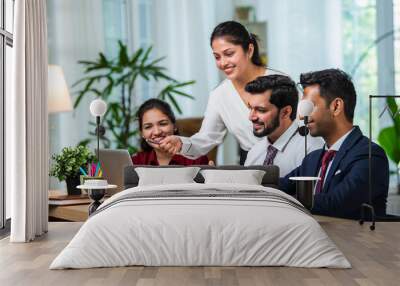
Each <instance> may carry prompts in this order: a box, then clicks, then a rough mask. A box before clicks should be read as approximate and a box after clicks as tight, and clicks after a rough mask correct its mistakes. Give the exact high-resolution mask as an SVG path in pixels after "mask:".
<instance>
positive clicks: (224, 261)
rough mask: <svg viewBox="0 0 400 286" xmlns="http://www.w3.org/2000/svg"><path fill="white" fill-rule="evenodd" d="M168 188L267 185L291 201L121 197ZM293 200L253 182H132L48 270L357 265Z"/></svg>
mask: <svg viewBox="0 0 400 286" xmlns="http://www.w3.org/2000/svg"><path fill="white" fill-rule="evenodd" d="M168 190H181V191H185V190H187V191H192V192H193V191H198V192H203V193H206V192H207V191H208V190H213V191H214V192H215V190H217V191H221V192H223V191H237V192H239V191H250V190H253V191H265V192H267V193H268V194H269V195H271V196H272V197H274V196H275V197H281V198H283V199H284V200H287V201H289V202H292V205H291V204H288V203H284V202H283V201H284V200H283V201H282V200H280V199H276V200H275V199H273V198H272V199H268V200H266V199H263V198H254V197H251V196H249V197H248V198H247V197H243V196H242V197H239V198H238V197H235V196H232V197H190V196H185V197H179V196H178V197H172V198H140V199H133V200H121V201H119V200H120V199H121V198H123V197H129V195H132V194H133V195H137V194H138V193H137V192H146V191H153V192H154V191H160V192H163V191H168ZM140 194H145V193H140ZM249 194H251V192H249ZM294 204H299V203H298V202H297V201H296V200H295V199H293V198H292V197H290V196H288V195H286V194H284V193H283V192H281V191H279V190H276V189H272V188H266V187H262V186H254V185H238V184H179V185H164V186H147V187H135V188H131V189H128V190H125V191H123V192H120V193H118V194H116V195H114V196H113V197H111V198H110V199H108V200H107V201H105V202H104V203H103V204H102V205H101V206H100V208H99V211H98V213H96V214H95V215H93V216H92V217H90V218H89V219H88V220H87V221H86V223H85V224H84V225H83V226H82V227H81V229H80V230H79V232H78V233H77V234H76V235H75V237H74V238H73V239H72V241H71V242H70V243H69V244H68V245H67V246H66V247H65V249H64V250H63V251H62V252H61V253H60V254H59V255H58V256H57V257H56V259H55V260H54V261H53V262H52V264H51V265H50V269H63V268H91V267H113V266H127V265H145V266H189V265H190V266H194V265H199V266H200V265H204V266H206V265H214V266H242V265H243V266H244V265H246V266H294V267H333V268H349V267H351V266H350V263H349V262H348V261H347V259H346V258H345V257H344V255H343V254H342V252H341V251H340V250H339V249H338V248H337V247H336V245H335V244H334V243H333V242H332V241H331V240H330V239H329V237H328V236H327V234H326V233H325V232H324V230H323V229H322V228H321V227H320V225H319V224H318V223H317V222H316V221H315V220H314V219H313V218H312V217H311V216H310V215H309V214H307V213H306V212H304V211H302V210H301V208H299V207H296V205H294Z"/></svg>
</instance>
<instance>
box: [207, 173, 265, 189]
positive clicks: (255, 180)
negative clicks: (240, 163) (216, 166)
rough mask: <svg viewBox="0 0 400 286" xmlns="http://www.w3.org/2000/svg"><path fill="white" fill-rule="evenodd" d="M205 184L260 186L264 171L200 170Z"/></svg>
mask: <svg viewBox="0 0 400 286" xmlns="http://www.w3.org/2000/svg"><path fill="white" fill-rule="evenodd" d="M200 173H201V175H202V176H203V177H204V183H205V184H211V183H235V184H246V185H261V182H262V179H263V177H264V175H265V171H262V170H202V171H200Z"/></svg>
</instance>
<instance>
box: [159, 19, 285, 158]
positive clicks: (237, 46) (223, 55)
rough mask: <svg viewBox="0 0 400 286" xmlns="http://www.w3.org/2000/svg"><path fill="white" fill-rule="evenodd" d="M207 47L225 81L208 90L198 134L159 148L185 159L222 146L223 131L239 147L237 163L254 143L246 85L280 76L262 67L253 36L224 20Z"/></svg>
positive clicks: (172, 139)
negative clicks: (260, 79)
mask: <svg viewBox="0 0 400 286" xmlns="http://www.w3.org/2000/svg"><path fill="white" fill-rule="evenodd" d="M210 44H211V48H212V51H213V54H214V58H215V62H216V65H217V68H218V69H220V70H221V71H223V72H224V74H225V75H226V77H227V78H226V79H225V80H224V81H223V82H221V83H220V84H219V85H218V86H217V87H216V88H215V89H214V90H213V91H211V93H210V96H209V99H208V104H207V109H206V112H205V114H204V120H203V123H202V126H201V128H200V131H199V132H198V133H196V134H194V135H193V136H192V137H180V136H168V137H166V138H165V139H163V140H162V141H161V142H160V148H162V149H163V150H165V151H166V152H169V153H171V154H176V153H179V154H181V155H183V156H185V157H188V158H197V157H199V156H202V155H205V154H207V153H208V152H209V151H210V150H211V149H212V148H214V147H215V146H217V145H219V144H221V143H222V141H223V139H224V137H225V134H226V132H227V131H229V132H230V133H232V134H233V136H234V137H235V138H236V139H237V141H238V142H239V145H240V149H241V152H240V164H241V165H243V164H244V161H245V159H246V156H247V152H248V151H249V150H250V148H251V147H252V146H253V145H254V144H255V143H256V142H257V141H258V140H260V139H259V138H256V137H255V136H254V134H253V127H252V123H251V121H250V120H249V119H248V118H249V112H250V111H249V109H248V107H247V102H248V98H249V97H250V96H251V95H250V94H248V93H246V92H245V90H244V88H245V86H246V84H247V83H248V82H250V81H252V80H254V79H256V78H257V77H259V76H264V75H270V74H276V73H280V72H277V71H275V70H271V69H268V68H266V67H265V66H264V65H263V64H262V61H261V58H260V54H259V48H258V43H257V36H256V35H254V34H251V33H249V32H248V31H247V29H246V28H245V27H244V26H243V25H242V24H240V23H238V22H235V21H227V22H223V23H221V24H219V25H218V26H216V27H215V28H214V31H213V32H212V34H211V37H210Z"/></svg>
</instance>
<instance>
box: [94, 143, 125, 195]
mask: <svg viewBox="0 0 400 286" xmlns="http://www.w3.org/2000/svg"><path fill="white" fill-rule="evenodd" d="M99 156H100V164H101V168H102V170H103V178H104V179H106V180H107V181H108V183H109V184H113V185H117V186H118V187H117V188H116V189H109V190H107V192H108V193H109V194H110V195H113V194H115V193H117V192H120V191H122V190H123V189H124V168H125V167H126V166H133V164H132V159H131V156H130V155H129V152H128V150H124V149H114V150H112V149H100V151H99Z"/></svg>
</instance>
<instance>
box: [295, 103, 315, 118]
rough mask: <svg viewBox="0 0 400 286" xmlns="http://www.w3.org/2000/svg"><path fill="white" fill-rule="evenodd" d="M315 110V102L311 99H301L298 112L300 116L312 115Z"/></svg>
mask: <svg viewBox="0 0 400 286" xmlns="http://www.w3.org/2000/svg"><path fill="white" fill-rule="evenodd" d="M313 110H314V103H312V101H311V100H308V99H303V100H300V102H299V106H298V107H297V112H298V114H299V115H300V116H310V115H311V113H312V112H313Z"/></svg>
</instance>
